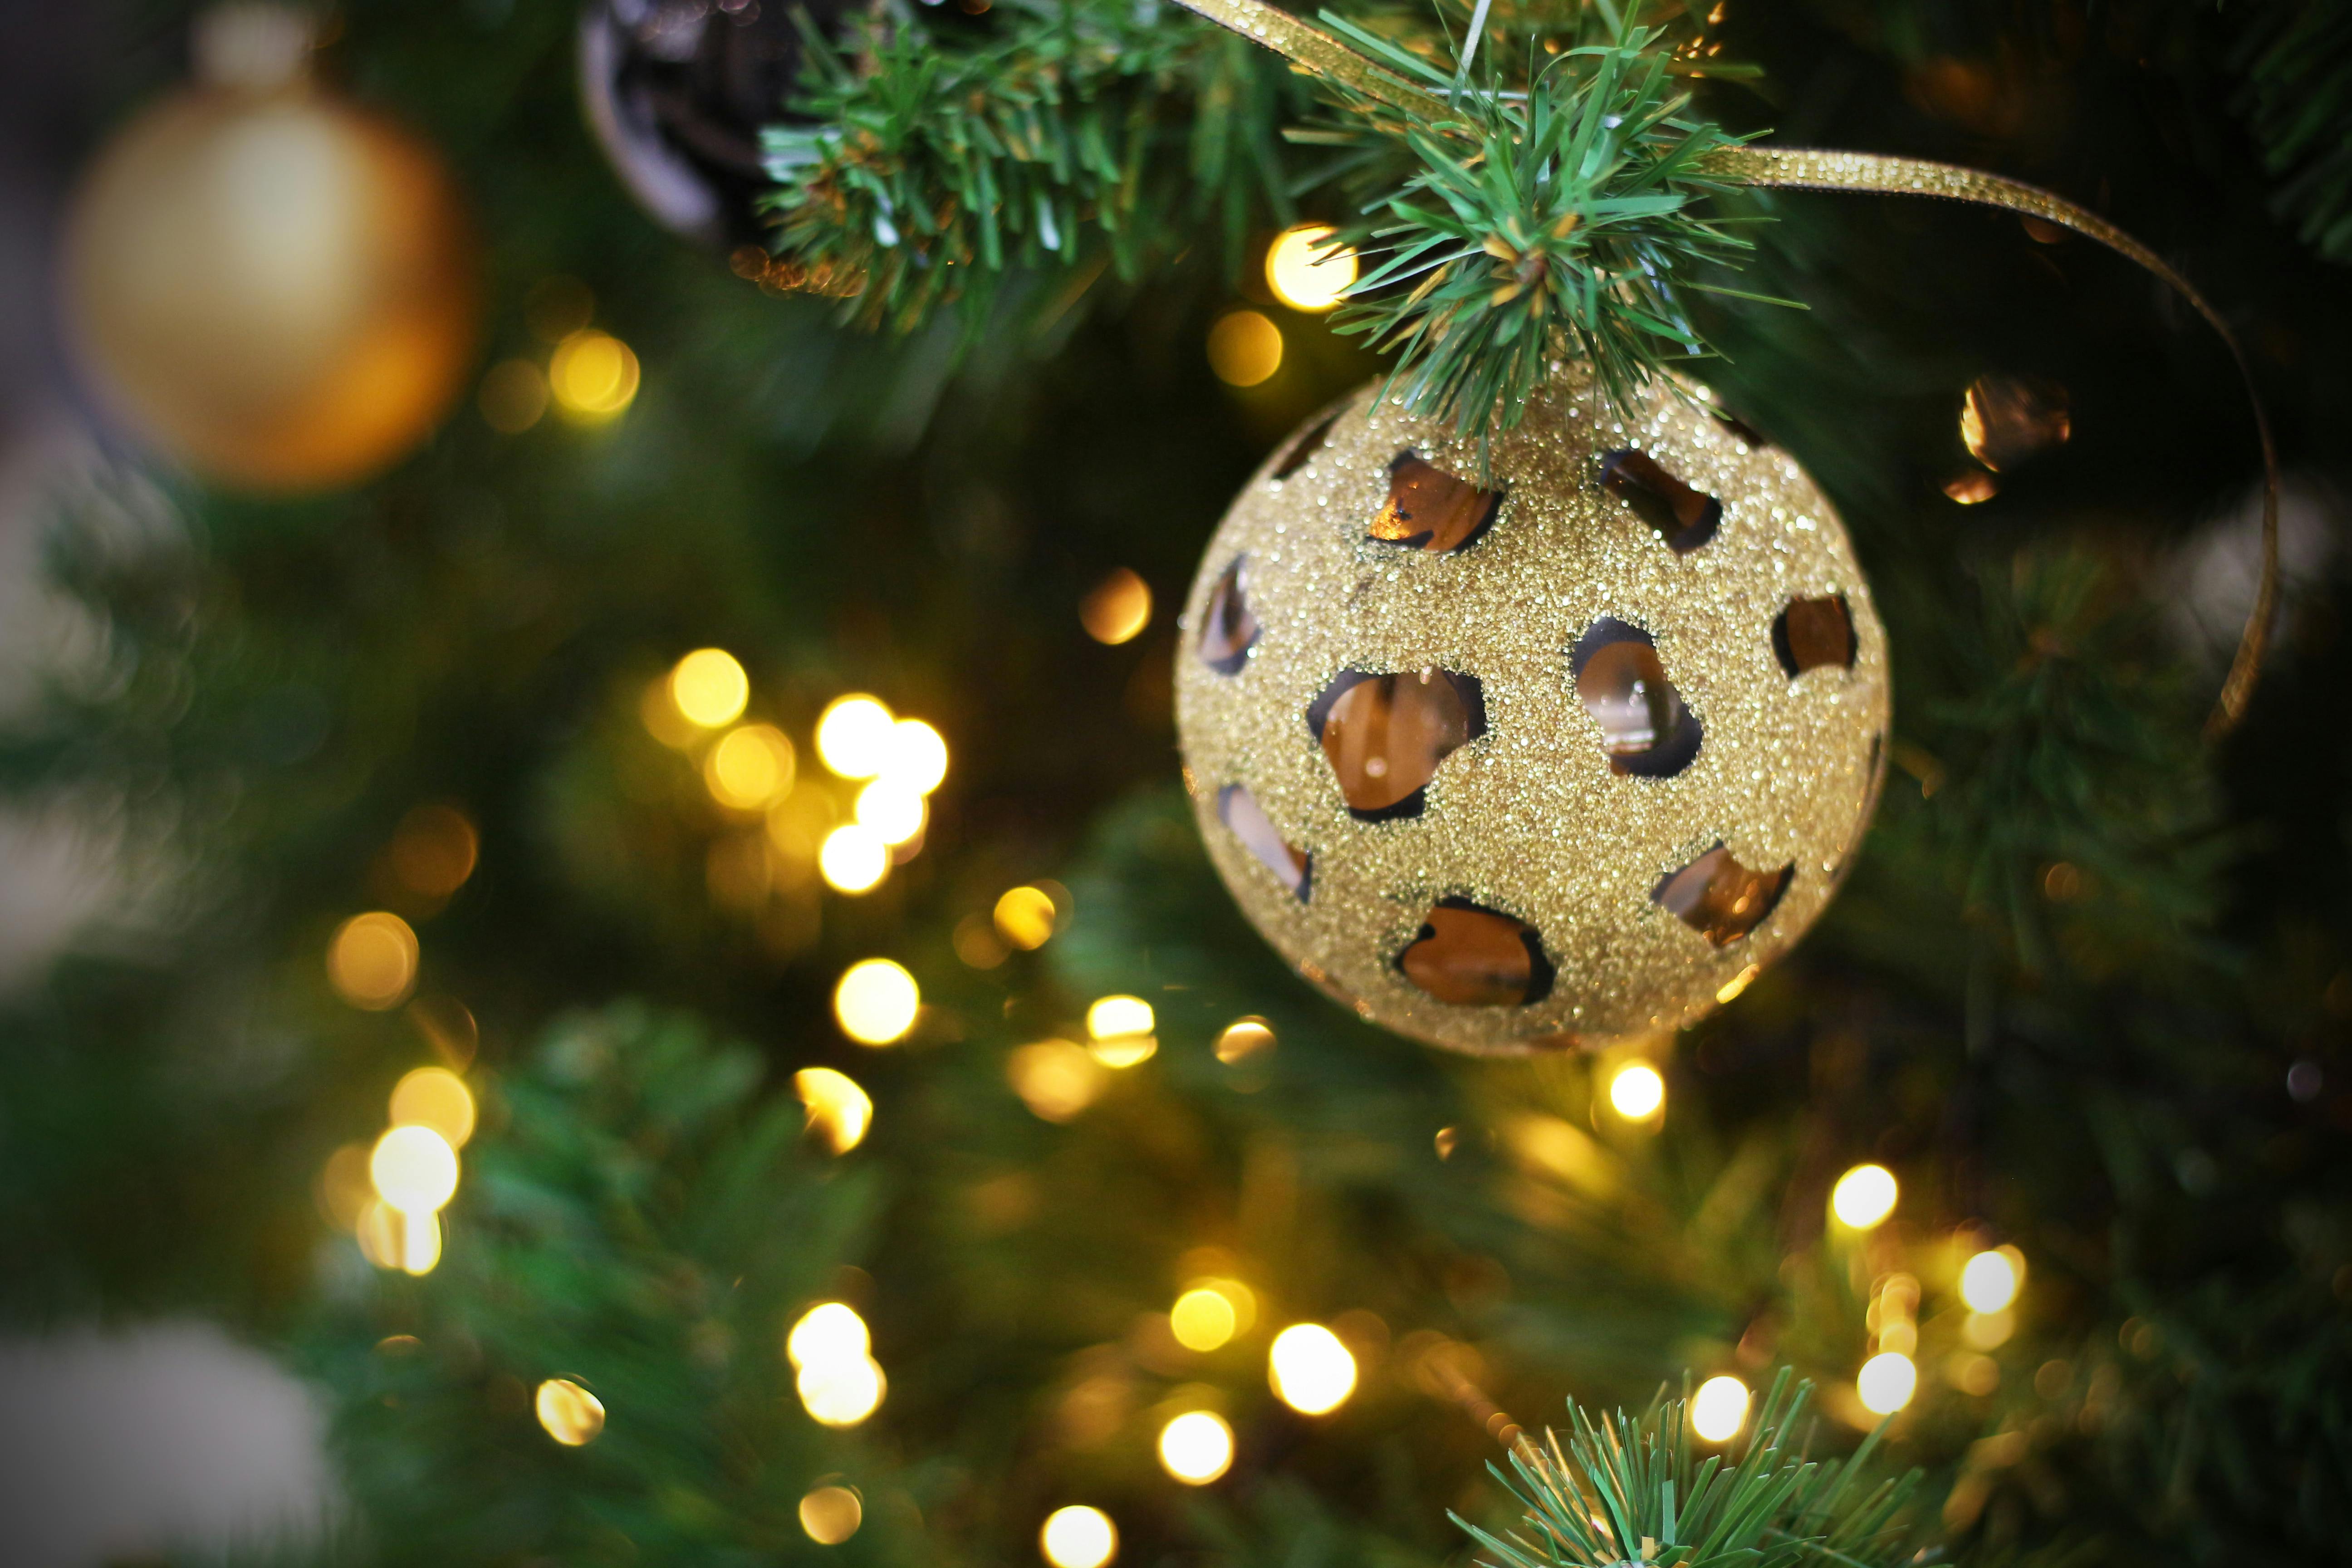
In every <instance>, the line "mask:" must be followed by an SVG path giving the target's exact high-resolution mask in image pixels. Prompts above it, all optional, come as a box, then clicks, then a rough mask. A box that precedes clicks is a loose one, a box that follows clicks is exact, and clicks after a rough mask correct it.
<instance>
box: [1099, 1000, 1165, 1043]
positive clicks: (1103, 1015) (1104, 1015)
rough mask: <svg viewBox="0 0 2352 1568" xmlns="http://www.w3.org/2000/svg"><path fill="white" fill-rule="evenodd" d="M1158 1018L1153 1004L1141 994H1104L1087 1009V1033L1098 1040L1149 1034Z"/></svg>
mask: <svg viewBox="0 0 2352 1568" xmlns="http://www.w3.org/2000/svg"><path fill="white" fill-rule="evenodd" d="M1155 1021H1156V1020H1154V1019H1153V1017H1152V1016H1151V1004H1150V1003H1149V1002H1146V1001H1145V1000H1144V999H1143V998H1142V997H1140V996H1102V997H1097V998H1096V1000H1095V1004H1094V1005H1093V1006H1091V1007H1088V1008H1087V1034H1088V1035H1090V1036H1092V1037H1094V1038H1096V1039H1097V1040H1108V1039H1115V1038H1117V1037H1119V1036H1121V1035H1148V1034H1150V1033H1151V1029H1152V1025H1153V1024H1154V1022H1155Z"/></svg>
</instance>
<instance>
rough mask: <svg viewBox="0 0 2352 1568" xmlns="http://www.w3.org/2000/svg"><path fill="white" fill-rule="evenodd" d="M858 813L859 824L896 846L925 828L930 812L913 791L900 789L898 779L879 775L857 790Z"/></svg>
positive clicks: (856, 813) (889, 844) (921, 798)
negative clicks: (925, 821)
mask: <svg viewBox="0 0 2352 1568" xmlns="http://www.w3.org/2000/svg"><path fill="white" fill-rule="evenodd" d="M855 815H856V818H857V826H860V827H863V828H866V829H867V830H868V831H870V832H871V833H872V834H873V835H874V836H875V837H877V838H879V839H880V840H882V842H883V843H885V844H887V845H888V846H890V847H892V848H894V849H895V848H897V847H898V846H899V845H901V844H905V843H907V842H908V841H910V840H911V839H913V838H915V837H917V836H919V834H920V833H921V832H922V831H923V823H924V820H925V819H926V818H927V817H929V815H930V812H929V809H928V808H927V807H926V806H925V805H923V797H922V796H921V795H917V794H916V793H915V792H914V791H913V790H910V789H902V788H900V787H899V785H898V781H897V780H895V779H890V778H878V779H876V780H875V781H874V782H873V783H872V784H867V785H866V787H865V788H864V789H861V790H859V791H858V792H857V805H856V812H855Z"/></svg>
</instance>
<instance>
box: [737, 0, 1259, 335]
mask: <svg viewBox="0 0 2352 1568" xmlns="http://www.w3.org/2000/svg"><path fill="white" fill-rule="evenodd" d="M1003 10H1004V11H1005V12H1006V13H1007V17H1006V22H1005V26H1004V31H1003V34H1002V35H1001V36H1000V37H998V38H996V39H995V40H992V42H990V43H988V44H986V45H983V46H982V47H976V48H950V47H943V46H942V45H940V43H939V42H938V41H936V40H934V39H932V38H931V37H929V36H928V35H927V34H925V33H924V32H923V31H922V30H921V29H919V27H915V26H901V27H899V28H898V29H896V30H894V31H891V32H888V33H868V34H866V37H865V40H864V41H865V44H866V48H865V50H864V52H863V53H862V55H861V56H860V57H858V58H855V59H853V58H848V57H845V56H844V55H842V54H840V53H838V52H836V51H835V50H834V49H832V48H830V47H827V46H826V45H825V44H824V41H823V40H821V39H814V38H813V39H812V40H811V46H812V47H811V53H812V56H813V58H814V70H815V72H816V76H817V82H816V85H815V87H814V89H813V90H812V91H811V92H810V93H809V94H808V95H807V96H806V97H805V98H804V99H803V100H802V103H801V105H800V107H801V108H802V109H803V110H804V111H805V112H806V113H807V114H808V115H809V116H810V117H811V118H812V119H813V121H814V123H813V124H809V125H804V126H783V127H777V128H774V129H772V130H770V132H768V135H767V148H768V159H769V168H770V172H771V174H772V176H773V177H774V179H775V181H776V191H775V194H774V195H773V196H772V198H771V201H770V206H771V209H772V212H773V213H774V215H775V217H776V224H777V247H778V250H779V252H780V254H782V255H783V256H784V257H786V258H789V259H791V260H793V261H796V262H798V263H800V264H802V265H803V266H805V267H807V268H809V269H810V270H811V272H813V273H814V274H817V275H819V276H822V277H826V278H830V279H836V280H837V283H836V287H837V289H839V291H841V292H844V293H845V294H848V295H849V296H850V301H851V302H850V307H849V309H850V311H851V313H852V315H853V316H854V317H855V318H856V319H857V320H859V321H863V322H865V323H866V324H867V325H869V326H888V327H890V328H891V329H893V330H897V331H910V330H912V329H913V328H915V327H916V326H919V324H921V322H922V321H925V320H927V319H928V318H929V316H930V315H931V314H932V313H933V312H935V311H937V310H940V309H942V308H943V307H946V306H950V305H957V306H960V307H961V308H962V309H963V310H964V311H965V312H966V316H967V319H968V320H971V321H977V320H979V319H981V318H982V317H984V316H985V315H986V313H987V311H988V310H989V307H990V305H991V303H992V300H994V298H995V297H996V295H997V294H998V292H999V291H1000V289H1002V287H1003V281H1004V279H1005V278H1006V276H1007V274H1008V273H1011V272H1013V271H1016V270H1036V269H1041V268H1045V269H1060V270H1062V271H1064V272H1066V273H1068V274H1070V275H1072V276H1073V277H1074V278H1075V279H1076V281H1077V282H1078V283H1079V284H1080V285H1081V286H1084V285H1085V284H1087V283H1091V282H1092V281H1093V280H1094V279H1096V278H1097V277H1099V276H1100V275H1101V274H1102V273H1103V272H1104V271H1106V270H1108V271H1112V272H1115V273H1116V274H1117V275H1118V277H1119V278H1121V279H1134V278H1137V277H1139V276H1141V275H1142V274H1143V272H1144V271H1145V270H1146V269H1147V268H1150V267H1153V266H1163V265H1165V264H1167V262H1168V261H1169V259H1170V258H1171V257H1172V256H1174V255H1175V254H1176V253H1178V252H1180V251H1181V250H1183V249H1184V248H1186V247H1189V246H1190V245H1192V243H1194V241H1195V240H1196V239H1197V238H1198V237H1199V236H1200V235H1201V233H1202V228H1203V226H1204V225H1205V226H1208V230H1209V232H1211V233H1213V234H1218V235H1221V237H1222V238H1223V243H1224V244H1225V246H1226V247H1227V248H1228V250H1229V251H1230V252H1232V253H1233V254H1234V256H1236V257H1237V256H1238V254H1239V247H1240V246H1241V243H1242V241H1243V239H1244V237H1245V236H1246V234H1247V231H1248V228H1249V226H1250V225H1251V224H1252V223H1254V222H1256V221H1259V220H1260V218H1261V217H1263V216H1269V215H1270V216H1274V217H1276V218H1277V219H1284V218H1286V217H1287V216H1289V214H1290V211H1291V206H1290V200H1289V196H1288V195H1287V179H1286V169H1285V165H1284V160H1283V157H1282V154H1281V151H1280V147H1279V144H1278V142H1277V139H1276V126H1277V124H1278V122H1279V121H1280V120H1281V119H1282V118H1283V117H1284V116H1285V115H1286V114H1287V113H1290V112H1295V110H1297V107H1298V95H1297V89H1296V88H1295V87H1294V86H1293V85H1292V83H1291V81H1290V79H1288V78H1287V77H1286V74H1285V73H1284V72H1283V71H1282V70H1281V68H1280V64H1279V62H1278V61H1276V59H1275V58H1273V57H1272V56H1270V55H1267V54H1265V51H1263V50H1259V49H1255V48H1252V47H1250V46H1249V45H1247V44H1245V43H1244V42H1243V41H1242V40H1240V39H1238V38H1234V37H1227V36H1225V35H1222V34H1219V33H1217V32H1216V31H1215V30H1214V29H1212V28H1209V27H1208V26H1205V24H1200V25H1196V24H1194V22H1193V20H1192V18H1191V17H1190V16H1186V15H1184V14H1182V13H1180V12H1177V11H1175V10H1174V9H1173V8H1172V7H1167V8H1162V7H1160V6H1134V5H1124V4H1108V3H1102V0H1086V3H1080V4H1068V5H1050V4H1038V5H1006V6H1004V7H1003ZM1176 18H1181V20H1179V19H1176Z"/></svg>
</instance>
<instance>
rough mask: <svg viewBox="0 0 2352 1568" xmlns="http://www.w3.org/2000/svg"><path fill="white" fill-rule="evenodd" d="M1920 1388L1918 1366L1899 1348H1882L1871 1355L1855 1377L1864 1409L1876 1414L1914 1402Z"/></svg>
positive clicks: (1894, 1410) (1855, 1383) (1854, 1385)
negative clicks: (1912, 1397)
mask: <svg viewBox="0 0 2352 1568" xmlns="http://www.w3.org/2000/svg"><path fill="white" fill-rule="evenodd" d="M1918 1387H1919V1369H1918V1368H1917V1367H1916V1366H1915V1365H1913V1364H1912V1361H1911V1358H1910V1357H1909V1356H1907V1355H1905V1354H1903V1353H1902V1352H1900V1351H1881V1352H1879V1353H1878V1354H1876V1355H1874V1356H1872V1357H1871V1358H1870V1359H1869V1360H1868V1361H1866V1362H1864V1363H1862V1371H1861V1372H1860V1373H1857V1374H1855V1377H1854V1380H1853V1388H1854V1392H1855V1393H1856V1394H1859V1395H1860V1396H1861V1398H1862V1405H1863V1408H1864V1409H1865V1410H1867V1411H1869V1412H1870V1413H1871V1414H1873V1415H1894V1414H1895V1412H1896V1411H1898V1410H1900V1409H1902V1408H1903V1407H1904V1406H1905V1405H1908V1404H1910V1403H1911V1396H1912V1394H1915V1393H1916V1392H1917V1391H1918Z"/></svg>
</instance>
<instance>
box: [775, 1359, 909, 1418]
mask: <svg viewBox="0 0 2352 1568" xmlns="http://www.w3.org/2000/svg"><path fill="white" fill-rule="evenodd" d="M888 1387H889V1384H888V1382H887V1379H885V1378H884V1377H883V1375H882V1368H881V1366H880V1365H879V1364H878V1363H876V1362H875V1360H874V1358H873V1357H871V1356H866V1357H862V1358H860V1359H859V1360H856V1361H854V1362H811V1363H809V1364H808V1365H806V1366H804V1367H803V1368H801V1370H800V1375H799V1376H798V1377H797V1378H795V1379H793V1388H794V1389H795V1390H796V1391H797V1392H798V1393H799V1394H800V1396H801V1408H803V1410H806V1411H807V1412H808V1413H809V1415H810V1416H811V1417H812V1418H813V1419H814V1420H815V1422H816V1423H817V1425H819V1426H856V1425H857V1424H858V1423H859V1422H861V1421H863V1420H865V1419H866V1417H867V1416H868V1415H873V1414H874V1412H875V1410H876V1409H877V1407H878V1406H879V1405H881V1403H882V1395H883V1394H885V1393H886V1392H887V1390H888Z"/></svg>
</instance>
